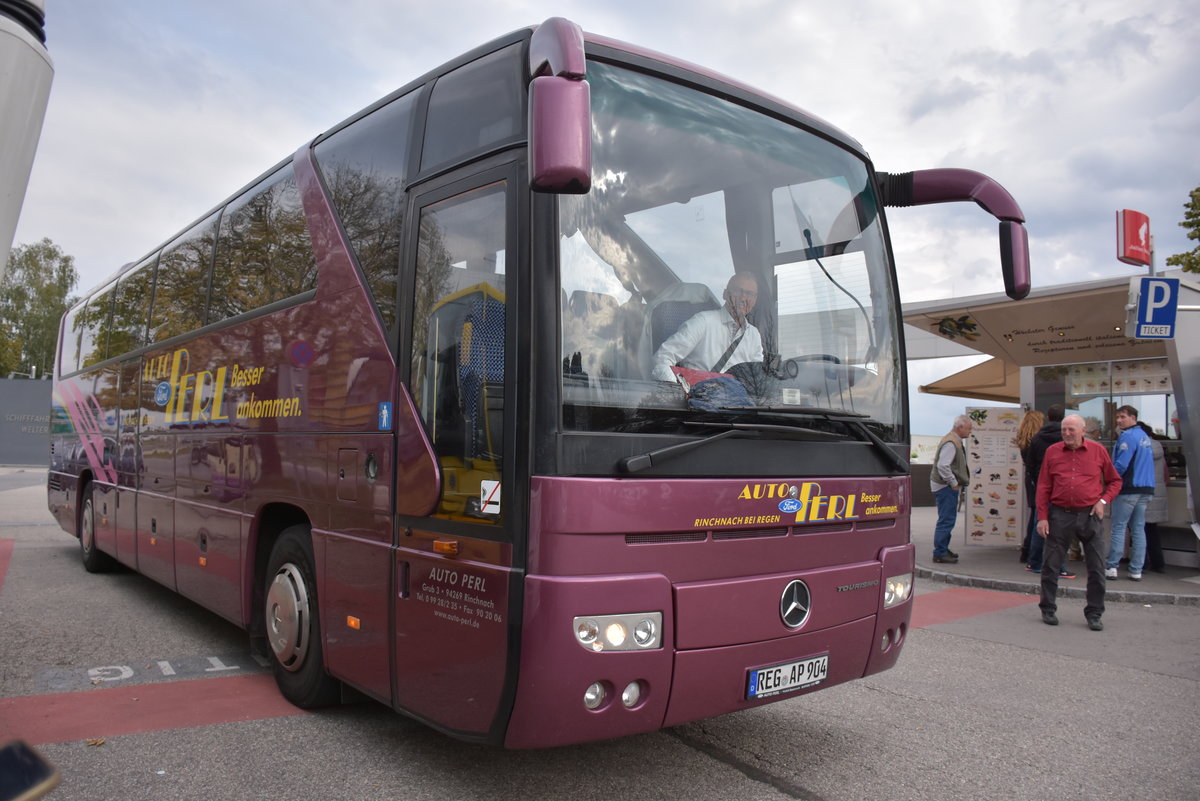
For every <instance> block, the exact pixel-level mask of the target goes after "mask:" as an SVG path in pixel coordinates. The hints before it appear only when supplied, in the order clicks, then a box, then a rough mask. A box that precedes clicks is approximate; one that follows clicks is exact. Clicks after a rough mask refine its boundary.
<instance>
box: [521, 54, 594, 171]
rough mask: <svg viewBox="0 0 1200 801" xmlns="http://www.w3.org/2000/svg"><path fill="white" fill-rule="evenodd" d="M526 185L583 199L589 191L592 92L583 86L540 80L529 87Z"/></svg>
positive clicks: (558, 79)
mask: <svg viewBox="0 0 1200 801" xmlns="http://www.w3.org/2000/svg"><path fill="white" fill-rule="evenodd" d="M529 185H530V187H531V188H532V189H533V191H535V192H553V193H558V194H571V195H583V194H587V192H588V190H589V189H591V187H592V93H591V88H590V87H589V86H588V82H587V81H582V80H581V81H574V80H571V79H570V78H564V77H560V76H557V75H543V76H541V77H538V78H534V79H533V80H532V81H530V82H529Z"/></svg>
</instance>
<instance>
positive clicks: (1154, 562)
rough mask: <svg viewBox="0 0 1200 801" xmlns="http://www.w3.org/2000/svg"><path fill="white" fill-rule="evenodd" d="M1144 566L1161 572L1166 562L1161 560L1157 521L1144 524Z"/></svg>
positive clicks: (1160, 541) (1161, 553)
mask: <svg viewBox="0 0 1200 801" xmlns="http://www.w3.org/2000/svg"><path fill="white" fill-rule="evenodd" d="M1146 566H1147V567H1149V568H1150V569H1151V570H1153V571H1155V572H1156V573H1161V572H1163V570H1164V569H1165V568H1166V566H1167V563H1166V562H1165V561H1164V560H1163V551H1162V540H1161V539H1160V538H1159V536H1158V523H1147V524H1146Z"/></svg>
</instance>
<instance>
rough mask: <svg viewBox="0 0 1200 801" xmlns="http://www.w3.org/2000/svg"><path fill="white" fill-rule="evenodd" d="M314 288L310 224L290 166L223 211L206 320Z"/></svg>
mask: <svg viewBox="0 0 1200 801" xmlns="http://www.w3.org/2000/svg"><path fill="white" fill-rule="evenodd" d="M316 285H317V265H316V260H315V258H314V256H313V251H312V241H311V240H310V239H309V235H308V221H307V220H306V219H305V217H304V208H303V205H302V204H301V201H300V193H299V191H297V189H296V177H295V174H294V173H293V172H292V166H291V165H290V164H288V165H286V166H285V167H282V168H281V169H280V170H279V171H277V172H276V173H275V174H273V175H270V176H268V177H267V178H265V179H263V180H262V181H260V182H259V183H258V185H256V186H254V187H253V188H251V189H250V190H249V191H247V192H246V193H245V194H244V195H242V196H241V197H239V198H237V199H235V200H233V201H232V202H231V203H230V204H229V205H228V206H227V207H226V208H225V213H224V214H223V215H222V216H221V225H220V231H219V235H218V238H217V256H216V261H215V263H214V266H213V279H212V292H211V295H210V297H211V301H212V303H211V306H210V308H209V311H208V322H209V323H215V322H219V321H220V320H227V319H229V318H230V317H236V316H237V315H239V314H245V313H247V312H251V311H254V310H255V309H259V308H262V307H263V306H266V305H268V304H271V303H274V302H276V301H280V300H284V299H286V298H290V297H292V296H294V295H299V294H300V293H302V292H306V291H308V290H310V289H314V288H315V287H316Z"/></svg>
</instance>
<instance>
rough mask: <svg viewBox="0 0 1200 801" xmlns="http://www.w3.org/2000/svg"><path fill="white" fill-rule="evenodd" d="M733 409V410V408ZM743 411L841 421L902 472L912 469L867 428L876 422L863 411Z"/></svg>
mask: <svg viewBox="0 0 1200 801" xmlns="http://www.w3.org/2000/svg"><path fill="white" fill-rule="evenodd" d="M731 411H732V410H731ZM738 411H743V412H757V413H765V414H771V415H778V416H781V417H821V418H824V419H825V420H829V421H830V422H832V423H841V424H842V425H844V426H846V427H847V428H849V429H850V430H851V431H853V432H854V433H856V434H858V435H859V437H860V438H861V439H864V440H866V441H867V442H870V443H871V444H872V445H874V446H875V448H876V450H878V451H880V453H882V454H883V456H884V457H885V458H886V459H887V461H888V462H889V463H890V464H891V465H892V466H893V467H895V468H896V469H897V470H899V471H900V472H902V473H908V472H909V471H910V468H909V465H908V462H907V461H905V459H904V457H902V456H901V455H900V454H898V453H896V452H895V451H894V450H892V449H891V448H890V447H888V444H887V443H886V442H884V441H883V440H882V439H880V438H879V435H878V434H876V433H875V432H874V431H872V430H871V429H869V428H867V427H866V426H865V425H864V423H868V422H874V421H872V420H871V417H870V415H866V414H862V413H861V412H846V411H839V410H837V409H823V408H821V407H819V406H787V407H779V406H769V407H760V408H757V409H739V410H738Z"/></svg>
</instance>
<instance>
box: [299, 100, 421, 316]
mask: <svg viewBox="0 0 1200 801" xmlns="http://www.w3.org/2000/svg"><path fill="white" fill-rule="evenodd" d="M414 101H415V97H414V95H407V96H405V97H402V98H400V99H399V100H395V101H393V102H391V103H389V104H387V105H386V106H384V107H383V108H380V109H378V110H376V111H374V112H372V113H371V114H370V115H368V116H366V117H364V118H362V119H361V120H358V121H357V122H355V123H354V124H353V125H350V126H349V127H347V128H344V129H343V130H341V131H338V132H337V133H336V134H334V135H333V136H331V137H330V138H329V139H327V140H325V141H324V142H322V143H321V144H319V145H317V148H316V155H317V160H318V161H319V162H320V165H321V174H322V175H323V176H324V178H325V184H326V186H328V187H329V193H330V195H331V196H332V197H333V205H334V208H335V209H336V210H337V213H338V217H339V218H341V221H342V227H343V228H344V229H345V231H346V236H347V238H349V240H350V246H351V247H352V248H353V249H354V255H355V256H356V257H357V258H358V264H359V266H360V267H361V268H362V271H363V274H364V275H365V276H366V279H367V284H368V286H370V288H371V293H372V294H373V295H374V297H375V303H376V305H377V306H378V307H379V314H380V316H381V317H382V318H383V323H384V326H386V327H387V328H391V327H392V326H393V325H394V324H395V322H396V274H397V270H398V268H399V264H400V234H401V233H402V230H403V228H402V219H403V213H404V187H405V182H406V179H407V166H408V155H409V143H410V141H411V138H412V116H413V115H412V109H413V104H414Z"/></svg>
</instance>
